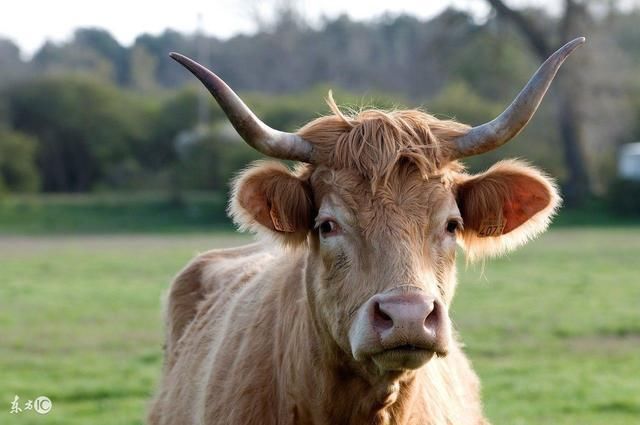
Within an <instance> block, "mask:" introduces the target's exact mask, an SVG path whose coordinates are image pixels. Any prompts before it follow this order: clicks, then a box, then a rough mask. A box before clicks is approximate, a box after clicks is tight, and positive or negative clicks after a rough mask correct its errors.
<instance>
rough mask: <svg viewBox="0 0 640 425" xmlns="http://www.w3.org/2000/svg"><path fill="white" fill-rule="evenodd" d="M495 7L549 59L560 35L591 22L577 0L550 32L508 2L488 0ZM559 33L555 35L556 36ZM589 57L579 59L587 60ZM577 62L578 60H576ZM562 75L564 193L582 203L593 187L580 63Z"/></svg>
mask: <svg viewBox="0 0 640 425" xmlns="http://www.w3.org/2000/svg"><path fill="white" fill-rule="evenodd" d="M487 2H488V3H489V4H490V5H491V6H492V7H493V8H494V9H495V11H496V12H497V13H498V16H502V17H504V18H505V19H508V20H509V21H511V22H512V23H513V24H514V25H515V27H516V28H517V29H518V30H519V31H520V32H521V33H522V35H523V36H524V38H525V40H526V42H527V43H528V44H529V47H530V48H531V50H532V52H533V53H534V54H535V55H536V56H538V57H539V58H540V59H541V60H545V59H546V58H547V57H548V56H549V55H551V54H552V53H553V50H554V47H556V46H555V45H554V44H553V43H554V40H555V39H556V38H557V39H559V41H561V42H564V41H568V40H569V39H571V38H573V37H575V36H579V35H583V32H584V31H585V27H586V25H588V23H589V21H590V15H589V11H588V9H587V6H586V4H584V3H582V2H579V1H576V0H564V8H563V12H562V16H561V18H560V20H559V21H558V27H557V28H556V30H555V34H548V33H546V32H543V31H542V30H541V29H540V28H538V27H537V26H536V25H535V23H534V22H532V20H530V19H529V18H528V17H527V16H526V15H524V14H523V13H522V12H520V11H518V10H515V9H513V8H511V7H509V6H508V5H507V4H505V3H504V2H503V1H502V0H487ZM554 36H555V37H554ZM584 58H585V56H584V55H582V56H580V55H579V56H577V57H576V59H578V60H580V59H582V60H583V61H584ZM574 62H575V60H574ZM567 65H568V66H567V67H566V68H565V70H564V72H563V73H562V75H561V76H560V83H559V84H558V89H557V91H556V93H557V95H556V102H557V106H558V126H559V131H560V136H561V138H562V146H563V151H564V161H565V164H566V167H567V172H568V175H567V180H566V182H565V185H564V188H563V189H564V196H565V199H566V202H567V204H569V205H578V204H581V203H582V202H584V200H585V199H586V198H587V197H588V196H590V195H591V193H592V187H591V181H590V176H589V172H588V168H587V162H586V158H585V153H584V143H583V140H582V139H583V136H582V133H581V114H580V108H579V103H580V93H581V91H582V90H581V89H582V88H583V86H584V81H583V80H584V79H583V77H582V75H581V73H580V72H578V71H579V69H580V64H579V63H573V64H567Z"/></svg>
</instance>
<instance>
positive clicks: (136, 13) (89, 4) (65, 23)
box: [0, 0, 559, 57]
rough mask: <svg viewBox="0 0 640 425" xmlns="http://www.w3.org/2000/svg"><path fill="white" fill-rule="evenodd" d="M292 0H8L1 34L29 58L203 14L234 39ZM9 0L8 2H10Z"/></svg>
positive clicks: (469, 0) (431, 5) (335, 6)
mask: <svg viewBox="0 0 640 425" xmlns="http://www.w3.org/2000/svg"><path fill="white" fill-rule="evenodd" d="M283 1H287V0H179V1H175V0H174V1H159V0H127V1H123V0H111V1H108V2H107V1H103V0H99V1H96V0H93V1H92V0H84V1H79V0H55V1H51V0H4V2H3V3H4V4H3V6H2V13H0V37H5V38H9V39H11V40H13V41H14V42H15V43H16V44H18V46H20V48H21V50H22V53H23V56H25V57H29V56H31V55H33V53H35V51H36V50H37V49H38V48H39V47H40V46H41V45H42V44H43V43H44V42H45V41H46V40H51V41H54V42H60V41H64V40H66V39H69V38H70V37H71V35H72V33H73V30H74V29H76V28H78V27H100V28H105V29H107V30H109V31H110V32H111V33H112V35H113V36H114V37H115V38H116V39H117V40H118V41H119V42H120V43H122V44H124V45H130V44H131V43H132V42H133V41H134V39H135V38H136V36H138V35H139V34H142V33H151V34H159V33H161V32H163V31H164V30H165V29H167V28H171V29H174V30H178V31H180V32H187V33H188V32H194V31H195V30H196V28H197V27H198V15H199V14H201V16H202V19H201V22H202V29H203V31H204V32H205V33H206V34H208V35H214V36H217V37H221V38H228V37H231V36H233V35H235V34H238V33H251V32H254V31H255V29H256V19H255V16H256V11H258V16H263V17H267V18H268V17H269V13H270V12H271V11H272V10H273V9H274V5H276V4H280V3H282V2H283ZM288 1H294V2H295V3H296V4H297V5H298V8H299V9H300V10H301V11H302V13H303V15H304V16H305V17H306V18H307V20H309V21H310V22H312V23H313V22H319V21H320V19H321V17H322V16H328V17H335V16H337V15H340V14H342V13H346V14H348V15H349V16H350V17H352V18H353V19H356V20H362V19H370V18H373V17H376V16H380V15H382V14H384V13H392V14H399V13H409V14H412V15H415V16H419V17H421V18H428V17H431V16H434V15H436V14H438V13H439V12H441V11H442V10H443V9H444V8H445V7H447V6H450V5H454V6H456V7H457V8H460V9H463V10H467V11H470V12H471V13H473V14H474V15H476V16H478V17H482V16H486V14H487V13H488V10H489V8H488V7H487V5H486V2H485V1H484V0H447V1H443V0H392V1H389V0H348V1H345V0H288ZM7 3H8V4H7ZM508 3H509V4H511V5H515V6H517V5H519V4H536V3H537V4H547V5H553V4H554V3H555V4H558V3H559V0H510V1H509V2H508Z"/></svg>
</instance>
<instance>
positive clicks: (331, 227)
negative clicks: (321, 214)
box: [318, 220, 340, 236]
mask: <svg viewBox="0 0 640 425" xmlns="http://www.w3.org/2000/svg"><path fill="white" fill-rule="evenodd" d="M318 228H319V229H320V234H321V235H322V236H332V235H335V234H336V233H338V231H339V230H340V227H339V226H338V223H336V222H335V221H333V220H326V221H323V222H322V223H320V226H318Z"/></svg>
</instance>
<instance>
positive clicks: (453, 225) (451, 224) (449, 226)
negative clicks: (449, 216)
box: [447, 220, 460, 233]
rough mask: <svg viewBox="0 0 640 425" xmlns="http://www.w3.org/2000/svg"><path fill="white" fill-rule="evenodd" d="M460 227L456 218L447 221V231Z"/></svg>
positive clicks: (452, 231) (451, 231) (454, 230)
mask: <svg viewBox="0 0 640 425" xmlns="http://www.w3.org/2000/svg"><path fill="white" fill-rule="evenodd" d="M459 228H460V222H459V221H458V220H449V221H447V232H449V233H455V232H456V230H458V229H459Z"/></svg>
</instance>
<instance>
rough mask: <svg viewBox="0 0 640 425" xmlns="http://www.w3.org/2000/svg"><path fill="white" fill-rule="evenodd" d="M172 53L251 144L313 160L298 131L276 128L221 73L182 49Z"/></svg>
mask: <svg viewBox="0 0 640 425" xmlns="http://www.w3.org/2000/svg"><path fill="white" fill-rule="evenodd" d="M169 56H171V58H172V59H174V60H175V61H177V62H178V63H179V64H180V65H182V66H184V67H185V68H187V69H188V70H189V71H191V73H192V74H193V75H195V76H196V78H198V80H200V81H201V82H202V84H204V85H205V87H206V88H207V89H208V90H209V92H210V93H211V94H212V95H213V97H214V98H215V99H216V101H217V102H218V104H219V105H220V107H221V108H222V110H223V111H224V113H225V114H226V115H227V118H229V121H230V122H231V124H232V125H233V127H234V128H235V129H236V131H237V132H238V134H240V136H241V137H242V138H243V139H244V141H245V142H247V143H248V144H249V145H250V146H251V147H253V148H254V149H256V150H257V151H259V152H262V153H263V154H265V155H267V156H270V157H273V158H280V159H291V160H296V161H303V162H311V154H312V150H313V149H312V145H311V143H309V142H308V141H306V140H304V139H303V138H302V137H300V136H298V135H297V134H293V133H285V132H282V131H278V130H275V129H273V128H271V127H269V126H268V125H266V124H265V123H263V122H262V121H260V119H259V118H258V117H256V116H255V115H254V113H253V112H251V109H249V107H247V105H245V104H244V102H243V101H242V99H240V97H238V95H237V94H235V93H234V91H233V90H231V88H230V87H229V86H228V85H227V84H226V83H225V82H224V81H222V79H221V78H220V77H218V76H217V75H216V74H214V73H213V72H211V71H209V70H208V69H207V68H205V67H204V66H202V65H200V64H199V63H198V62H196V61H194V60H191V59H189V58H188V57H186V56H183V55H181V54H179V53H171V54H169Z"/></svg>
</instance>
